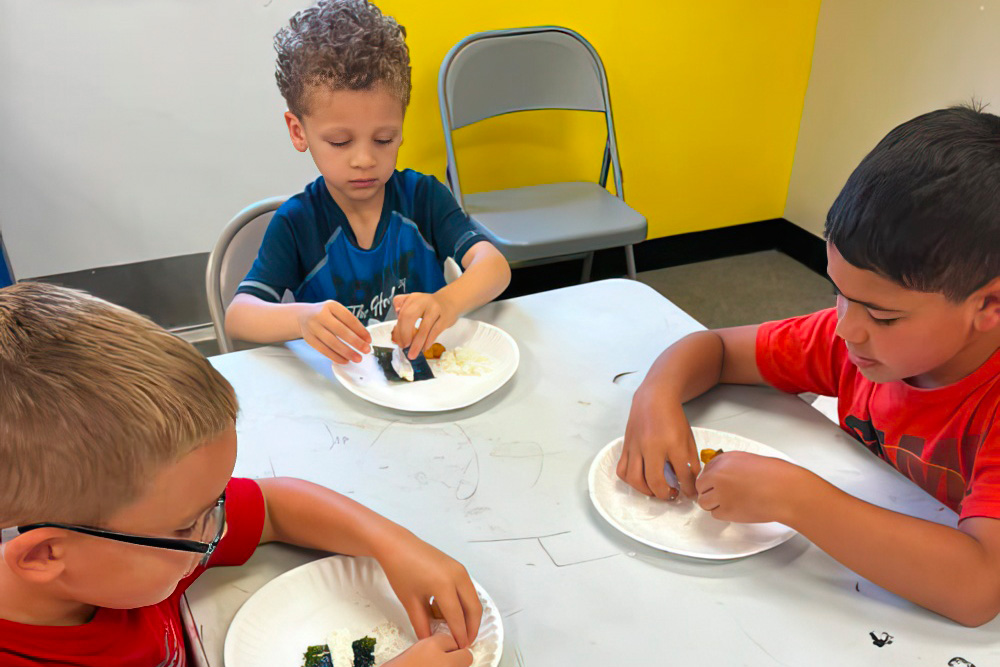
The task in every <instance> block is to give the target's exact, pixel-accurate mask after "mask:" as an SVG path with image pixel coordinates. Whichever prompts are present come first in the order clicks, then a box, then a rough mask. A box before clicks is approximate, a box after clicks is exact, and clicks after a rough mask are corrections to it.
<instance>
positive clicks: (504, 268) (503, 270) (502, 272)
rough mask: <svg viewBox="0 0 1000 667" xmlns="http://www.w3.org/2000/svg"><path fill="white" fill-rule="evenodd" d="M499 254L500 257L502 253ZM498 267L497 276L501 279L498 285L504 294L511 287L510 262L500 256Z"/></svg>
mask: <svg viewBox="0 0 1000 667" xmlns="http://www.w3.org/2000/svg"><path fill="white" fill-rule="evenodd" d="M497 254H498V255H499V254H500V253H497ZM498 265H499V266H498V267H497V275H498V276H499V279H498V280H497V284H498V285H499V286H500V291H501V292H503V291H504V290H505V289H507V286H508V285H510V278H511V271H510V262H508V261H507V258H506V257H504V256H503V255H500V261H499V262H498Z"/></svg>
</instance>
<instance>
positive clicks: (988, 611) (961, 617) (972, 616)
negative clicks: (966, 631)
mask: <svg viewBox="0 0 1000 667" xmlns="http://www.w3.org/2000/svg"><path fill="white" fill-rule="evenodd" d="M998 614H1000V599H994V600H992V601H990V603H989V604H985V605H982V606H979V607H977V608H972V607H971V605H963V608H962V609H961V610H959V613H957V614H954V615H952V614H948V616H949V618H951V620H953V621H955V622H956V623H960V624H961V625H964V626H965V627H967V628H978V627H979V626H981V625H986V624H987V623H989V622H990V621H992V620H993V619H994V618H996V617H997V615H998Z"/></svg>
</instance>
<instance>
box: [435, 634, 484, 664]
mask: <svg viewBox="0 0 1000 667" xmlns="http://www.w3.org/2000/svg"><path fill="white" fill-rule="evenodd" d="M424 641H426V642H428V643H431V644H433V645H434V648H435V649H437V650H438V651H439V652H440V653H441V655H439V656H435V662H434V665H435V667H469V665H471V664H472V651H470V650H469V649H467V648H466V649H459V648H458V645H457V644H455V640H454V639H452V637H451V635H448V634H436V635H434V636H432V637H431V638H430V639H425V640H424Z"/></svg>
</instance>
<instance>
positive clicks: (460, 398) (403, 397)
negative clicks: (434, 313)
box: [333, 318, 521, 412]
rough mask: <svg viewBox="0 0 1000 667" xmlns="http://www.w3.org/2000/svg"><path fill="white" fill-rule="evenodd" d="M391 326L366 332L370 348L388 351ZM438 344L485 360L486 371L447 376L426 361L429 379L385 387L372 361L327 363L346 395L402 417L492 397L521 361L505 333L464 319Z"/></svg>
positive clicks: (370, 358)
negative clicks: (400, 413)
mask: <svg viewBox="0 0 1000 667" xmlns="http://www.w3.org/2000/svg"><path fill="white" fill-rule="evenodd" d="M395 324H396V323H395V322H394V321H390V322H380V323H379V324H375V325H372V326H370V327H368V331H370V332H371V335H372V345H382V346H391V345H392V344H393V343H392V341H391V336H392V328H393V327H394V326H395ZM438 342H439V343H441V344H442V345H444V346H445V348H446V349H448V350H453V349H455V348H456V347H465V348H469V349H470V350H474V351H475V352H477V353H479V354H481V355H483V356H486V357H489V358H490V359H491V360H492V362H493V369H492V371H491V372H489V373H486V374H485V375H478V376H464V375H451V374H448V373H441V372H438V369H437V362H436V361H434V360H430V361H429V362H428V363H430V365H431V370H433V371H434V375H435V377H434V379H433V380H425V381H423V382H412V383H411V382H405V383H402V382H396V383H391V382H389V381H388V380H386V379H385V375H384V374H383V373H382V369H381V368H379V365H378V361H376V360H375V356H374V355H372V354H365V355H362V357H361V361H360V362H359V363H356V364H355V363H349V364H343V365H341V364H333V375H334V377H336V378H337V379H338V380H340V383H341V384H342V385H344V387H346V388H347V390H348V391H350V392H351V393H352V394H355V395H357V396H360V397H361V398H363V399H365V400H367V401H371V402H372V403H375V404H376V405H382V406H384V407H387V408H393V409H396V410H406V411H408V412H443V411H445V410H457V409H458V408H464V407H467V406H469V405H472V404H473V403H476V402H477V401H480V400H482V399H484V398H486V397H487V396H489V395H490V394H492V393H493V392H495V391H496V390H497V389H499V388H500V387H502V386H503V385H504V383H506V382H507V380H509V379H510V378H511V377H512V376H513V375H514V371H516V370H517V365H518V362H519V361H520V357H521V355H520V352H519V351H518V349H517V343H515V342H514V339H513V338H511V337H510V335H509V334H507V332H505V331H503V330H502V329H498V328H497V327H495V326H493V325H491V324H486V323H485V322H477V321H476V320H469V319H466V318H461V319H459V320H458V321H457V322H455V324H454V325H453V326H452V327H451V328H449V329H448V330H447V331H445V332H444V333H442V334H441V335H440V336H439V337H438Z"/></svg>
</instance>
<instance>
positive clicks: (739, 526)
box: [589, 428, 795, 560]
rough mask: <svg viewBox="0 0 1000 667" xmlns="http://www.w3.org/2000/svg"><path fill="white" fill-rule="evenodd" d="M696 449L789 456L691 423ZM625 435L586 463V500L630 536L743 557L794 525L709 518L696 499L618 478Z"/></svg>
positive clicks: (708, 554) (694, 553)
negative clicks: (654, 494) (646, 489)
mask: <svg viewBox="0 0 1000 667" xmlns="http://www.w3.org/2000/svg"><path fill="white" fill-rule="evenodd" d="M691 431H692V432H693V433H694V441H695V444H696V445H697V446H698V449H699V450H701V449H704V448H712V449H723V450H725V451H727V452H728V451H741V452H751V453H753V454H761V455H763V456H773V457H775V458H779V459H783V460H785V461H789V462H793V461H792V460H791V459H790V458H788V457H787V456H785V455H784V454H783V453H781V452H779V451H778V450H776V449H773V448H771V447H768V446H767V445H763V444H761V443H759V442H755V441H754V440H750V439H748V438H744V437H742V436H739V435H735V434H733V433H723V432H722V431H713V430H711V429H706V428H692V429H691ZM622 441H623V438H618V439H617V440H614V441H613V442H611V443H609V444H608V445H607V446H606V447H604V449H602V450H601V451H600V453H599V454H598V455H597V456H596V457H595V458H594V462H593V463H592V464H591V466H590V476H589V484H590V500H591V501H592V502H593V503H594V507H596V508H597V511H598V512H600V514H601V516H603V517H604V518H605V519H607V521H608V523H610V524H611V525H612V526H614V527H615V528H617V529H618V530H620V531H621V532H623V533H625V534H626V535H628V536H629V537H631V538H632V539H634V540H638V541H640V542H642V543H643V544H648V545H649V546H651V547H654V548H656V549H662V550H663V551H669V552H670V553H675V554H680V555H682V556H691V557H693V558H707V559H710V560H725V559H729V558H742V557H743V556H750V555H752V554H755V553H760V552H761V551H766V550H768V549H770V548H772V547H776V546H778V545H779V544H781V543H782V542H785V541H787V540H789V539H790V538H791V537H792V536H793V535H795V531H794V530H792V529H791V528H789V527H788V526H785V525H782V524H780V523H773V522H772V523H732V522H729V521H719V520H718V519H713V518H712V515H711V514H710V513H709V512H706V511H705V510H703V509H701V508H700V507H698V505H697V503H696V502H695V501H694V500H691V499H688V498H685V497H683V496H681V497H679V498H678V499H677V500H674V501H664V500H659V499H657V498H650V497H648V496H644V495H643V494H641V493H639V492H638V491H636V490H635V489H633V488H632V487H630V486H629V485H628V484H626V483H625V482H623V481H621V480H620V479H619V478H618V475H617V474H616V473H615V468H616V467H617V466H618V459H619V458H620V457H621V452H622Z"/></svg>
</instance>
